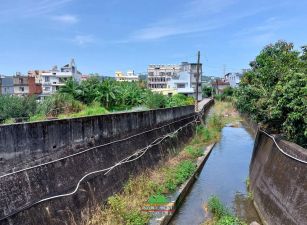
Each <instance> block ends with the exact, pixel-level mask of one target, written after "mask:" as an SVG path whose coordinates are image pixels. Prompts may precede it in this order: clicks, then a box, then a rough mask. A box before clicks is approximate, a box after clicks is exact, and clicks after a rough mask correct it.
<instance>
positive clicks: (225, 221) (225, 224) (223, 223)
mask: <svg viewBox="0 0 307 225" xmlns="http://www.w3.org/2000/svg"><path fill="white" fill-rule="evenodd" d="M215 225H246V223H244V222H243V221H240V219H239V218H237V217H234V216H231V215H227V216H223V217H222V218H220V219H219V220H218V221H217V222H216V223H215Z"/></svg>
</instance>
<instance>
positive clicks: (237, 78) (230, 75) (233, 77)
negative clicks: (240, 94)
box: [224, 73, 243, 87]
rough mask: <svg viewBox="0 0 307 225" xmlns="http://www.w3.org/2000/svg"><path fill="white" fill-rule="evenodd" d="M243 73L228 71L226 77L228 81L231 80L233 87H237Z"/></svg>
mask: <svg viewBox="0 0 307 225" xmlns="http://www.w3.org/2000/svg"><path fill="white" fill-rule="evenodd" d="M242 76H243V74H242V73H227V74H226V75H225V77H224V80H225V81H226V82H229V84H230V86H231V87H237V86H238V85H239V83H240V80H241V77H242Z"/></svg>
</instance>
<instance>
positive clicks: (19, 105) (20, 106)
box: [0, 95, 37, 121]
mask: <svg viewBox="0 0 307 225" xmlns="http://www.w3.org/2000/svg"><path fill="white" fill-rule="evenodd" d="M36 107H37V102H36V99H35V97H34V96H31V97H19V96H9V95H0V120H2V121H3V120H7V119H11V118H20V117H30V116H32V115H34V114H35V111H36Z"/></svg>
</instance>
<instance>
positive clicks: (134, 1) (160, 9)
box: [0, 0, 307, 76]
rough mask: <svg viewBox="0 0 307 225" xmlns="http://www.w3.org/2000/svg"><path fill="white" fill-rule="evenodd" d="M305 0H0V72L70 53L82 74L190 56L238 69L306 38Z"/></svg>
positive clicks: (59, 61) (64, 58) (208, 70)
mask: <svg viewBox="0 0 307 225" xmlns="http://www.w3.org/2000/svg"><path fill="white" fill-rule="evenodd" d="M306 9H307V0H295V1H294V0H257V1H246V0H186V1H183V0H152V1H148V0H147V1H145V0H142V1H141V0H130V1H128V0H126V1H124V0H109V1H106V0H40V1H39V0H0V74H6V75H12V74H13V73H15V72H16V71H20V72H22V73H26V72H27V71H28V70H29V69H49V68H51V66H52V65H59V66H61V65H64V64H65V63H67V62H69V61H70V59H71V58H75V61H76V63H77V66H78V68H79V70H80V71H81V72H83V73H85V74H87V73H92V72H98V73H101V74H103V75H113V74H114V71H115V70H123V71H126V70H128V69H134V70H135V71H136V72H145V71H146V68H147V65H148V64H173V63H174V64H175V63H180V62H182V61H189V62H195V61H196V53H197V50H200V51H201V62H202V63H203V64H204V68H203V70H204V73H205V74H206V75H215V76H220V75H221V74H222V71H223V65H226V71H229V72H231V71H240V69H242V68H247V67H248V64H249V62H250V61H251V60H252V59H254V57H255V56H256V55H257V54H258V53H259V51H260V50H261V49H262V47H263V46H264V45H266V44H269V43H271V42H275V41H277V40H279V39H283V40H286V41H291V42H293V43H294V44H295V46H296V48H299V46H301V45H304V44H307V13H306Z"/></svg>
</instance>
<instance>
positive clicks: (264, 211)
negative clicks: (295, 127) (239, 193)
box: [250, 132, 307, 225]
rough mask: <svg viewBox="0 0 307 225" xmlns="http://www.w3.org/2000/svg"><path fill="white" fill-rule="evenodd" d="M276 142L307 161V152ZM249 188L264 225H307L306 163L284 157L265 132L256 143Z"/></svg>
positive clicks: (294, 145)
mask: <svg viewBox="0 0 307 225" xmlns="http://www.w3.org/2000/svg"><path fill="white" fill-rule="evenodd" d="M277 143H278V145H279V146H280V147H281V149H283V150H284V151H285V152H286V153H288V154H290V155H291V156H295V157H296V158H299V159H301V160H305V161H307V150H306V149H304V148H302V147H300V146H298V145H296V144H294V143H291V142H288V141H284V140H278V138H277ZM250 188H251V191H252V193H253V196H254V203H255V206H256V208H257V210H258V212H259V214H260V216H261V218H262V220H263V222H264V223H265V224H269V225H292V224H294V225H304V224H307V164H304V163H302V162H299V161H296V160H294V159H292V158H290V157H288V156H286V155H285V154H283V153H282V152H281V151H280V150H279V149H278V148H277V147H276V145H275V144H274V142H273V140H272V139H271V138H270V137H268V136H267V135H266V134H264V133H262V132H258V133H257V136H256V140H255V145H254V151H253V156H252V161H251V164H250Z"/></svg>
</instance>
